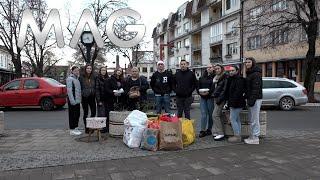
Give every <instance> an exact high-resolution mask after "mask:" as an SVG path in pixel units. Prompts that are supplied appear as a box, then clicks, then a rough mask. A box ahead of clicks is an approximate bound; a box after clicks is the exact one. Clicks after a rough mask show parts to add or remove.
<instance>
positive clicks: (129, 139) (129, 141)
mask: <svg viewBox="0 0 320 180" xmlns="http://www.w3.org/2000/svg"><path fill="white" fill-rule="evenodd" d="M144 130H145V127H139V126H137V127H133V126H125V130H124V134H123V142H124V143H125V144H126V145H127V146H128V147H129V148H138V147H140V143H141V140H142V135H143V132H144Z"/></svg>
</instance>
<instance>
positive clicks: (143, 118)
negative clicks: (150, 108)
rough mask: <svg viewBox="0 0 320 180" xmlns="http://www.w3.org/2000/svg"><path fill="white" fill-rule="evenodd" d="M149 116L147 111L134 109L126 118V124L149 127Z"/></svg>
mask: <svg viewBox="0 0 320 180" xmlns="http://www.w3.org/2000/svg"><path fill="white" fill-rule="evenodd" d="M147 122H148V117H147V115H146V113H144V112H141V111H138V110H133V111H132V112H131V113H130V114H129V115H128V117H127V118H126V119H125V120H124V125H126V126H134V127H136V126H140V127H147Z"/></svg>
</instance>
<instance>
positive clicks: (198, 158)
mask: <svg viewBox="0 0 320 180" xmlns="http://www.w3.org/2000/svg"><path fill="white" fill-rule="evenodd" d="M302 135H303V136H302ZM302 135H300V136H297V135H296V136H295V137H290V138H286V137H278V138H273V137H271V138H266V139H264V140H263V142H262V143H261V144H260V145H244V144H237V145H229V146H220V147H214V148H207V149H200V150H199V149H198V150H189V151H179V152H166V153H165V154H157V155H150V156H143V157H134V158H122V159H117V160H105V161H97V162H89V163H78V164H72V165H63V166H54V167H44V168H35V169H24V170H14V171H2V172H0V180H2V179H32V180H33V179H41V180H43V179H89V180H91V179H112V180H118V179H152V180H154V179H174V180H179V179H246V180H247V179H281V180H283V179H310V180H311V179H319V178H320V156H319V152H320V139H319V138H318V137H319V135H320V132H315V131H314V132H309V133H307V134H302Z"/></svg>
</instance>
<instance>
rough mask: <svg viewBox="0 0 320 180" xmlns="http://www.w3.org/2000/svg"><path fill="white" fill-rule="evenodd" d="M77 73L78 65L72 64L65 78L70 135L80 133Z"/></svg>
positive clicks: (79, 97)
mask: <svg viewBox="0 0 320 180" xmlns="http://www.w3.org/2000/svg"><path fill="white" fill-rule="evenodd" d="M79 75H80V69H79V67H77V66H73V67H72V68H71V74H70V75H69V77H68V78H67V93H68V112H69V128H70V135H81V132H80V131H79V130H78V123H79V118H80V103H81V85H80V81H79V80H78V78H79Z"/></svg>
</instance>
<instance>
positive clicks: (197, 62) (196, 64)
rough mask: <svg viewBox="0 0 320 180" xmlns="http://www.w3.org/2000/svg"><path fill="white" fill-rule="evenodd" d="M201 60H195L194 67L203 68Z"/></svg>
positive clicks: (193, 61)
mask: <svg viewBox="0 0 320 180" xmlns="http://www.w3.org/2000/svg"><path fill="white" fill-rule="evenodd" d="M201 64H202V63H201V60H200V59H193V60H192V66H201Z"/></svg>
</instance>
